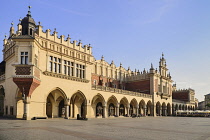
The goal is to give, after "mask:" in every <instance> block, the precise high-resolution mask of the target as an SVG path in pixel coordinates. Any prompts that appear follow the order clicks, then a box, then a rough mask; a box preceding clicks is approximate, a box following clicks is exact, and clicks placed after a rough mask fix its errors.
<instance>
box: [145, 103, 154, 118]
mask: <svg viewBox="0 0 210 140" xmlns="http://www.w3.org/2000/svg"><path fill="white" fill-rule="evenodd" d="M150 115H152V112H151V110H150ZM144 116H147V106H146V105H145V106H144Z"/></svg>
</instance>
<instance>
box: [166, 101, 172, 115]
mask: <svg viewBox="0 0 210 140" xmlns="http://www.w3.org/2000/svg"><path fill="white" fill-rule="evenodd" d="M172 108H173V104H172ZM172 110H173V109H172ZM165 116H171V105H170V103H168V104H167V111H166V114H165Z"/></svg>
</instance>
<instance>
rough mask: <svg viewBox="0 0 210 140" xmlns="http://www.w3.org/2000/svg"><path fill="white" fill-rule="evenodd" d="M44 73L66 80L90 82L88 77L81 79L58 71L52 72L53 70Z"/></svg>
mask: <svg viewBox="0 0 210 140" xmlns="http://www.w3.org/2000/svg"><path fill="white" fill-rule="evenodd" d="M43 74H44V75H47V76H52V77H56V78H61V79H66V80H72V81H76V82H83V83H88V82H89V80H87V79H80V78H77V77H72V76H67V75H63V74H58V73H52V72H48V71H44V72H43Z"/></svg>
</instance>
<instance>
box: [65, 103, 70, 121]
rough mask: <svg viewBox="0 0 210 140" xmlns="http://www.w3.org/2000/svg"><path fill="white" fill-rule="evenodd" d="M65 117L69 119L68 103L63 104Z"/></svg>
mask: <svg viewBox="0 0 210 140" xmlns="http://www.w3.org/2000/svg"><path fill="white" fill-rule="evenodd" d="M65 110H66V111H65V119H69V105H65Z"/></svg>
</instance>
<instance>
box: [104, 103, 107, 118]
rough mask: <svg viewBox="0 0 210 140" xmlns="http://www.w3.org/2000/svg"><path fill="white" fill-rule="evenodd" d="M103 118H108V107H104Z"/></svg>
mask: <svg viewBox="0 0 210 140" xmlns="http://www.w3.org/2000/svg"><path fill="white" fill-rule="evenodd" d="M103 118H107V106H106V105H104V106H103Z"/></svg>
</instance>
